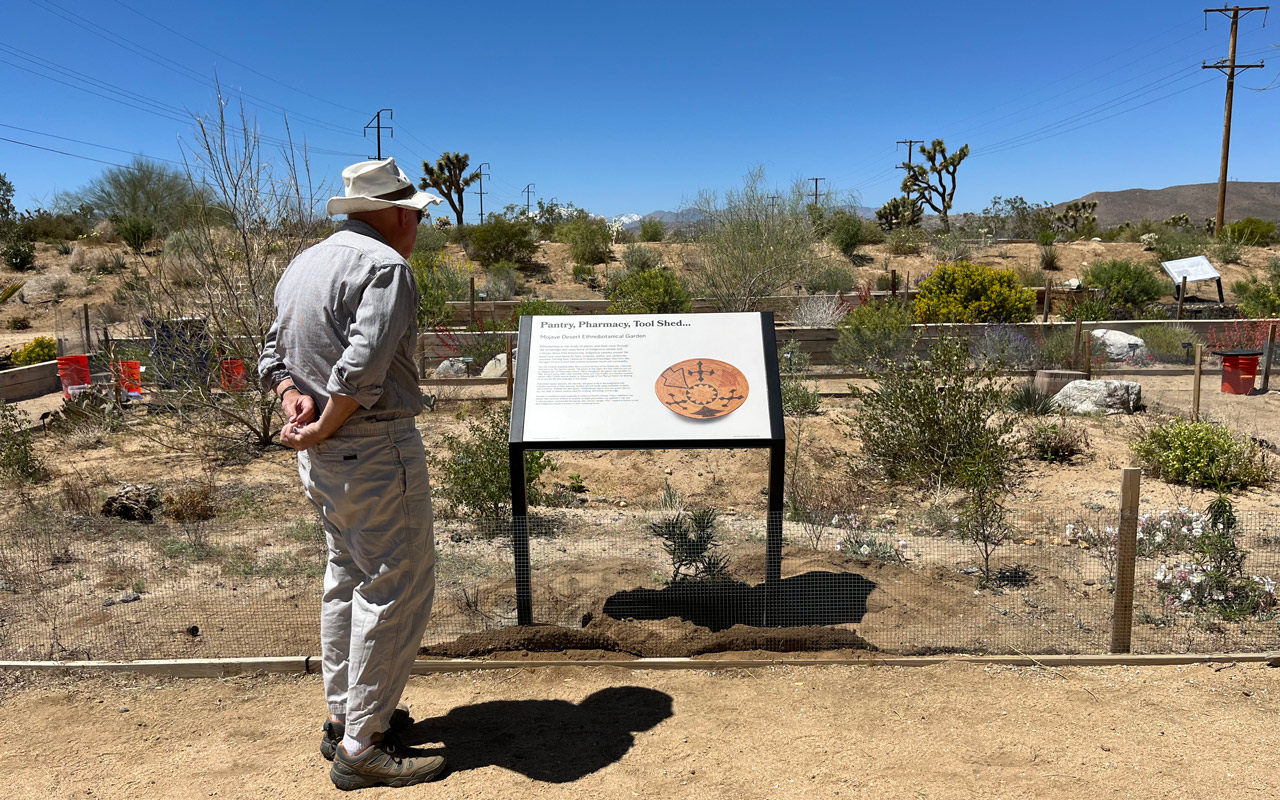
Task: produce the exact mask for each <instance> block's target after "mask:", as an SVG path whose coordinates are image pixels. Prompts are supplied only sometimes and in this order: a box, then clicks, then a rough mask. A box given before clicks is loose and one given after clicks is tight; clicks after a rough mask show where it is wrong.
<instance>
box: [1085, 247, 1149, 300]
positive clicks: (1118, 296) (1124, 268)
mask: <svg viewBox="0 0 1280 800" xmlns="http://www.w3.org/2000/svg"><path fill="white" fill-rule="evenodd" d="M1161 260H1162V261H1168V260H1169V259H1167V258H1164V259H1161ZM1081 277H1082V280H1083V282H1084V285H1085V286H1088V287H1089V288H1091V289H1101V290H1102V291H1103V294H1104V295H1105V296H1106V299H1107V302H1108V303H1110V304H1112V305H1117V306H1124V307H1126V308H1140V307H1142V306H1145V305H1146V304H1148V303H1150V302H1153V301H1155V300H1158V299H1159V298H1160V297H1161V296H1163V295H1164V293H1165V289H1166V286H1165V282H1164V281H1163V280H1161V279H1160V277H1159V276H1158V275H1156V273H1155V271H1154V270H1152V269H1151V268H1150V267H1148V266H1147V265H1146V264H1135V263H1133V262H1132V261H1130V260H1129V259H1127V258H1117V259H1112V260H1110V261H1102V262H1099V263H1097V264H1093V265H1092V266H1090V267H1089V268H1088V269H1086V270H1085V271H1084V275H1083V276H1081Z"/></svg>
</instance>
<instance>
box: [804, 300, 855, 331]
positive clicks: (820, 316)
mask: <svg viewBox="0 0 1280 800" xmlns="http://www.w3.org/2000/svg"><path fill="white" fill-rule="evenodd" d="M848 311H849V308H848V306H846V305H845V304H844V303H843V302H841V300H840V298H839V297H838V296H836V295H821V294H820V295H813V296H810V297H805V298H802V299H801V300H800V302H799V303H798V304H797V305H796V310H795V313H794V314H792V316H791V321H792V322H793V323H795V324H796V325H798V326H800V327H802V328H834V327H835V326H836V323H838V322H840V320H842V319H844V316H845V314H847V313H848Z"/></svg>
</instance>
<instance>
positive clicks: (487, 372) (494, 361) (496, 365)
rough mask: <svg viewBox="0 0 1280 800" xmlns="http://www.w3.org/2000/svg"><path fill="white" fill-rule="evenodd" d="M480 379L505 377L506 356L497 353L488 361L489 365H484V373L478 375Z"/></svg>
mask: <svg viewBox="0 0 1280 800" xmlns="http://www.w3.org/2000/svg"><path fill="white" fill-rule="evenodd" d="M480 377H481V378H505V377H507V354H506V353H498V354H497V355H496V356H494V357H493V358H491V359H489V363H488V364H485V365H484V371H483V372H481V373H480Z"/></svg>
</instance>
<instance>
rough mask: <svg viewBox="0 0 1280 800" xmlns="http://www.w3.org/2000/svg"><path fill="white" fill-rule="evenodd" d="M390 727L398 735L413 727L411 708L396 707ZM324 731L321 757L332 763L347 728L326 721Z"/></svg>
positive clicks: (331, 721)
mask: <svg viewBox="0 0 1280 800" xmlns="http://www.w3.org/2000/svg"><path fill="white" fill-rule="evenodd" d="M390 725H391V730H393V731H395V732H396V733H400V732H402V731H407V730H409V728H411V727H412V726H413V717H411V716H409V707H408V706H406V705H405V704H404V703H401V704H400V705H398V706H396V710H395V711H392V712H391V722H390ZM323 730H324V737H323V738H321V739H320V755H322V756H324V757H325V760H326V761H332V760H333V754H334V752H335V751H337V749H338V745H340V744H342V737H343V736H344V735H345V734H346V732H347V726H346V725H343V724H342V723H341V722H334V721H333V720H331V719H326V720H325V721H324V728H323Z"/></svg>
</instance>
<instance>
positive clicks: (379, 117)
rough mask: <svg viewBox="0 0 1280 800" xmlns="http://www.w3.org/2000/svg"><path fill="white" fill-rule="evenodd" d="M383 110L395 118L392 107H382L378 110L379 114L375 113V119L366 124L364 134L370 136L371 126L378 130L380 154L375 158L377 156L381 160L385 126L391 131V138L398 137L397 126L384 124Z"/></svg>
mask: <svg viewBox="0 0 1280 800" xmlns="http://www.w3.org/2000/svg"><path fill="white" fill-rule="evenodd" d="M383 111H385V112H387V116H388V117H389V118H391V119H395V118H396V115H395V113H393V112H392V111H391V109H389V108H382V109H379V110H378V113H377V114H374V115H373V119H371V120H369V124H368V125H365V126H364V135H365V136H368V135H369V129H370V128H373V129H374V130H375V131H376V132H377V133H376V135H377V137H378V155H376V156H374V158H377V159H378V160H379V161H381V160H382V130H383V128H384V127H385V128H386V130H387V132H389V133H390V134H391V138H392V139H394V138H396V131H395V128H392V127H391V126H390V125H383V124H382V112H383Z"/></svg>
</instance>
